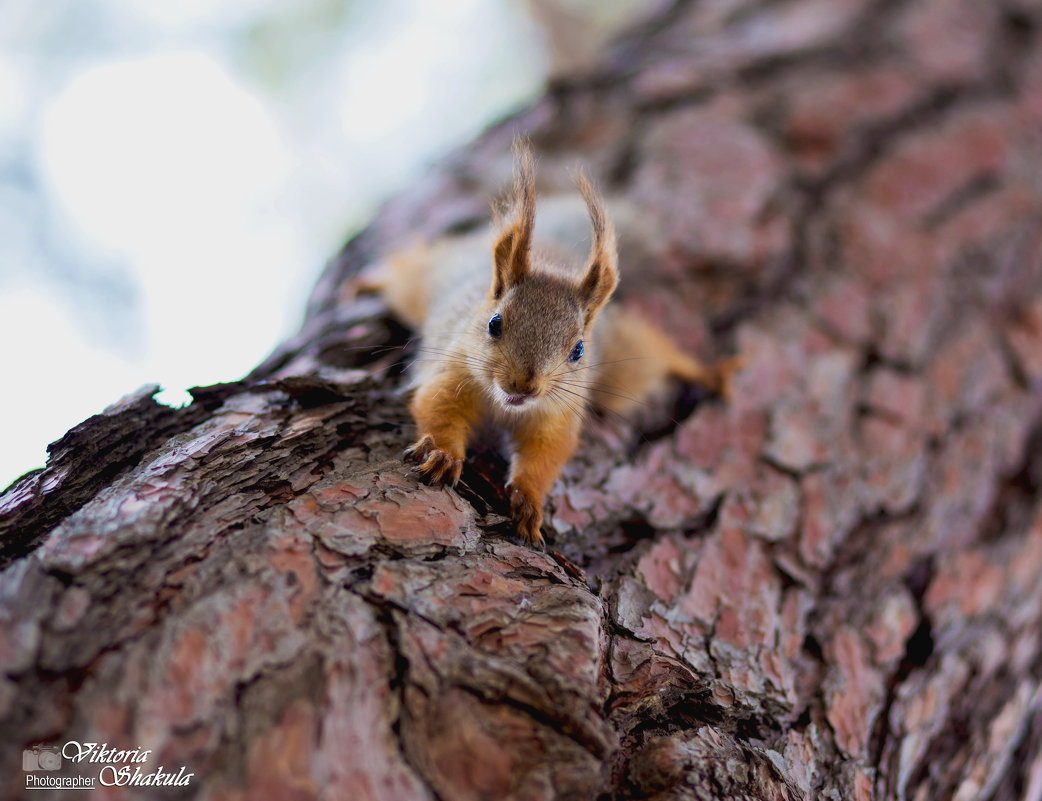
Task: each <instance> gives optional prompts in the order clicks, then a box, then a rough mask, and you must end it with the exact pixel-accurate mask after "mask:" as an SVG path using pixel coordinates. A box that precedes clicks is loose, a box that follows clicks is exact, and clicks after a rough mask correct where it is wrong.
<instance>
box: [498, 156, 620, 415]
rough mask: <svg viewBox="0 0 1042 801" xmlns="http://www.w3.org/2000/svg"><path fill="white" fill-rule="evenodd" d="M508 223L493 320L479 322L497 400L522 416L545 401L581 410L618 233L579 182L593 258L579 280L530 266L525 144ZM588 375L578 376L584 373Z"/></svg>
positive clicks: (530, 177) (531, 190) (531, 221)
mask: <svg viewBox="0 0 1042 801" xmlns="http://www.w3.org/2000/svg"><path fill="white" fill-rule="evenodd" d="M514 154H515V172H514V189H513V198H512V201H513V202H512V205H511V214H510V216H509V219H508V220H507V221H506V222H505V223H504V224H502V225H501V227H500V232H499V234H498V236H497V237H496V240H495V244H494V245H493V248H492V264H493V267H492V285H491V287H490V290H489V302H488V304H487V307H486V308H488V309H490V310H491V313H490V314H489V316H488V319H487V320H479V321H478V324H479V325H482V326H483V327H484V328H485V330H484V331H483V332H482V339H483V342H484V347H483V348H482V351H481V354H480V357H479V360H478V363H479V365H480V367H479V369H480V370H482V371H483V372H485V374H486V378H487V379H488V385H489V386H490V388H491V391H492V393H493V395H494V396H495V398H494V399H495V401H496V402H497V403H498V404H499V405H501V406H502V407H504V408H510V409H522V408H525V407H527V406H529V405H530V404H531V403H533V402H536V401H539V400H541V399H549V400H551V401H552V402H554V403H555V404H557V405H560V406H562V407H565V408H568V407H571V408H573V409H580V408H582V407H583V405H584V404H585V401H586V396H587V387H588V386H589V384H590V381H591V380H592V375H591V374H590V371H589V370H588V369H587V368H588V364H587V363H586V362H587V359H585V358H584V350H585V344H584V340H585V339H586V337H587V336H588V335H589V333H590V331H591V330H592V328H593V323H594V320H595V319H596V317H597V314H598V313H599V312H600V310H601V309H602V308H603V307H604V305H605V304H606V303H607V302H608V299H609V298H610V297H611V295H612V292H614V291H615V286H616V284H617V283H618V268H617V261H618V257H617V253H616V245H615V230H614V228H613V227H612V225H611V223H610V222H609V221H608V219H607V217H606V216H605V213H604V206H603V204H602V202H601V199H600V198H599V197H598V195H597V193H596V192H595V191H594V189H593V187H592V186H591V185H590V182H589V181H588V180H587V179H586V178H585V176H583V175H581V174H580V175H579V178H578V185H579V190H580V191H581V192H582V194H583V197H584V198H585V200H586V207H587V210H588V212H589V215H590V222H591V225H592V228H593V236H592V244H591V247H590V255H589V257H588V258H587V261H586V265H585V266H584V267H583V269H582V272H581V273H580V275H579V276H578V278H571V277H569V276H568V274H567V273H566V272H564V271H562V272H560V273H559V272H558V271H544V270H539V269H533V267H532V231H533V228H534V225H535V171H534V168H533V163H532V154H531V151H530V150H529V148H528V146H527V144H526V143H525V142H524V141H523V140H516V141H515V143H514ZM584 370H585V372H581V371H584Z"/></svg>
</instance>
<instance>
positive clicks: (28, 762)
mask: <svg viewBox="0 0 1042 801" xmlns="http://www.w3.org/2000/svg"><path fill="white" fill-rule="evenodd" d="M61 766H62V754H61V751H60V750H59V749H58V746H56V745H34V746H33V747H32V748H26V749H25V750H24V751H22V770H24V771H30V770H58V768H60V767H61Z"/></svg>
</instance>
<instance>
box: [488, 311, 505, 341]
mask: <svg viewBox="0 0 1042 801" xmlns="http://www.w3.org/2000/svg"><path fill="white" fill-rule="evenodd" d="M488 335H489V336H490V337H492V338H493V339H499V338H500V337H501V336H503V318H502V317H500V316H499V313H498V312H497V313H496V314H493V315H492V319H491V320H489V321H488Z"/></svg>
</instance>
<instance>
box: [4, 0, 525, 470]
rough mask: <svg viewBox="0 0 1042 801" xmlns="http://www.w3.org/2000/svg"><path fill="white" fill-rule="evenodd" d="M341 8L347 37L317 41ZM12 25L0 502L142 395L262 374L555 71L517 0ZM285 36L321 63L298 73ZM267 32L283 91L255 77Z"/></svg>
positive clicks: (163, 6) (150, 10) (323, 4)
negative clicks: (395, 213)
mask: <svg viewBox="0 0 1042 801" xmlns="http://www.w3.org/2000/svg"><path fill="white" fill-rule="evenodd" d="M302 7H303V8H305V12H301V14H300V15H299V17H294V16H293V14H294V13H295V12H292V13H291V12H290V11H288V9H292V8H296V9H298V10H299V9H300V8H302ZM43 8H47V9H48V12H47V13H46V14H45V13H44V12H43V11H42V10H41V9H43ZM330 8H332V9H333V10H334V11H337V9H339V10H340V12H342V13H339V15H337V14H333V15H332V17H331V18H332V19H333V20H334V22H335V25H332V24H331V25H330V26H326V27H323V26H322V25H313V24H311V23H310V22H309V20H308V17H307V14H308V13H312V12H314V14H321V13H329V10H330ZM56 9H57V10H56ZM63 11H67V12H69V13H68V15H66V16H63V15H62V14H63ZM73 12H74V13H73ZM0 15H2V16H4V17H5V18H6V19H7V20H8V23H7V25H5V28H6V30H7V34H6V38H5V34H3V33H0V342H2V343H3V345H4V362H5V364H4V373H5V374H6V375H7V376H9V377H10V379H11V381H10V383H9V384H8V382H4V383H5V384H8V389H7V390H6V391H4V392H2V393H0V420H3V421H4V422H5V425H6V428H7V430H6V431H5V432H4V435H3V445H2V447H0V489H2V488H3V487H4V486H6V485H7V484H8V483H9V482H10V481H11V480H13V479H14V478H15V477H17V476H18V475H20V474H21V473H22V472H24V471H26V470H28V469H31V468H33V467H37V466H40V465H42V464H43V462H44V459H45V452H44V447H45V446H46V444H47V443H48V442H52V441H54V440H56V439H58V438H59V437H60V436H61V435H62V434H63V433H64V432H65V431H66V430H67V429H69V428H70V427H71V426H73V425H75V424H76V423H78V422H80V421H81V420H83V419H85V418H86V417H88V416H90V415H91V414H94V413H97V412H99V411H101V410H102V409H103V408H104V407H105V406H107V405H108V404H110V403H112V402H114V401H115V400H117V399H118V398H119V397H121V396H122V395H124V394H126V393H128V392H131V391H133V390H134V389H136V388H137V387H138V386H140V385H142V384H145V383H150V382H157V383H160V384H162V385H163V386H164V387H165V388H167V389H168V390H169V391H168V392H166V393H164V396H163V397H164V398H166V399H167V400H168V401H171V402H175V403H176V402H180V401H181V400H182V399H183V398H184V397H185V394H184V390H185V389H187V387H189V386H193V385H199V384H208V383H215V382H219V381H231V380H235V379H237V378H239V377H241V376H242V375H243V374H244V373H246V372H247V371H249V370H250V369H251V368H252V367H253V366H254V365H255V364H257V363H258V362H259V361H260V360H261V359H263V358H264V356H266V355H267V354H268V353H269V352H270V351H271V349H272V348H273V347H274V346H275V345H276V344H277V342H279V341H280V340H281V339H282V338H284V337H285V336H286V335H287V334H289V333H290V332H292V330H293V329H294V328H295V327H296V326H297V324H298V322H299V319H300V316H301V313H302V309H303V304H304V301H305V299H306V297H307V293H308V291H309V289H310V286H311V284H312V283H313V282H314V280H315V278H316V277H317V274H318V271H319V270H320V269H321V266H322V264H323V262H324V260H325V259H326V258H327V257H328V256H330V255H332V254H333V253H334V252H335V251H336V249H337V248H338V247H339V246H340V244H342V242H343V241H344V239H345V238H346V236H347V234H348V233H349V232H350V231H351V229H352V227H357V226H359V225H361V224H363V223H364V221H365V219H366V217H367V216H368V215H369V214H370V213H371V211H372V209H373V208H374V207H375V205H376V203H377V202H378V201H379V200H380V199H382V198H383V197H386V196H387V195H389V194H391V193H393V191H394V190H395V189H396V188H399V187H401V186H403V185H405V184H406V183H407V182H408V181H409V180H410V178H411V177H413V176H415V175H416V174H417V173H418V171H419V170H421V169H422V168H423V166H424V165H425V164H426V163H429V162H430V161H431V160H432V159H433V158H435V157H436V155H437V154H438V153H439V152H442V151H444V150H445V149H447V148H448V147H449V146H450V145H452V144H455V143H458V142H462V141H465V140H466V139H467V138H469V137H471V136H473V135H474V134H475V133H476V132H477V131H478V130H479V129H480V128H481V127H482V126H483V125H484V124H487V123H488V122H489V121H491V120H492V119H494V118H495V117H496V116H498V115H501V114H503V113H505V112H507V111H509V110H511V109H512V108H514V107H516V106H517V105H518V104H520V103H521V102H522V101H523V100H524V99H526V98H528V97H530V96H532V95H534V94H535V93H536V92H537V90H538V88H539V84H540V82H541V80H542V76H543V74H544V71H545V69H546V56H545V54H544V52H543V50H542V45H541V42H540V39H539V35H538V32H537V30H536V28H535V26H534V25H533V24H532V23H531V21H530V20H528V18H527V17H525V16H524V14H523V13H522V12H521V10H520V8H519V6H518V5H516V4H515V3H511V2H509V0H494V1H493V0H438V2H429V1H428V0H387V2H381V3H359V2H346V3H345V2H343V0H309V2H307V3H298V4H290V3H285V2H281V3H280V2H275V1H274V0H191V2H188V0H177V2H170V0H151V1H149V0H59V2H56V3H50V2H49V3H47V4H39V3H36V0H0ZM280 15H281V16H280ZM301 18H303V22H302V21H301ZM70 19H71V20H72V22H70ZM73 23H75V24H73ZM261 23H264V24H266V25H267V27H264V25H262V24H261ZM76 24H79V25H83V26H86V27H89V26H93V27H91V28H90V35H85V34H84V32H83V31H82V30H77V29H76ZM309 25H311V27H308V26H309ZM70 26H71V27H70ZM282 26H284V27H285V30H286V34H287V36H290V35H297V37H298V40H299V41H302V42H304V45H303V46H298V47H297V50H296V51H295V50H294V49H293V47H290V46H287V47H286V50H285V52H280V51H279V49H278V48H279V46H280V40H279V36H280V35H281V34H280V30H282ZM258 31H260V32H261V33H262V34H264V35H267V36H268V37H269V41H270V42H272V43H273V46H274V47H275V53H276V55H275V58H274V61H275V62H277V64H276V66H277V67H278V69H276V70H274V72H276V73H277V74H276V77H275V78H274V79H272V78H271V77H270V76H265V75H264V74H263V72H264V68H265V66H266V63H265V61H264V59H263V58H261V59H257V58H253V59H252V60H251V58H248V57H244V56H243V53H244V51H246V50H247V49H248V45H249V44H250V42H251V38H250V37H251V36H253V37H256V36H257V35H258ZM16 34H18V35H16ZM309 37H310V38H309ZM295 41H296V40H295ZM308 47H311V48H312V49H310V50H309V49H308ZM287 53H288V56H287V55H286V54H287ZM301 53H303V55H301ZM280 56H286V57H285V58H283V59H282V61H281V62H279V58H280ZM258 63H259V64H260V66H259V67H258V66H257V64H258ZM251 64H252V65H253V66H252V67H251V66H250V65H251ZM287 64H288V65H289V66H286V65H287ZM280 65H281V66H280Z"/></svg>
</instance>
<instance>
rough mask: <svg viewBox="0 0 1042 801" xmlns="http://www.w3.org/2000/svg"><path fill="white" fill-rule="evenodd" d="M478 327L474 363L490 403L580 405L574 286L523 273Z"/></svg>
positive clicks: (580, 346)
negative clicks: (480, 329) (479, 334)
mask: <svg viewBox="0 0 1042 801" xmlns="http://www.w3.org/2000/svg"><path fill="white" fill-rule="evenodd" d="M491 305H492V306H493V307H494V308H493V309H492V311H491V313H490V314H489V316H488V318H487V320H485V321H482V320H478V321H477V324H478V325H484V327H485V329H486V330H485V331H484V332H483V336H482V337H481V341H482V349H481V353H480V354H478V355H479V358H478V359H477V360H476V363H477V364H478V365H479V367H478V369H479V370H481V371H482V373H483V374H484V375H483V377H484V379H485V384H486V386H487V387H489V390H490V392H491V394H492V397H493V401H494V402H495V403H496V404H497V405H499V406H501V407H502V408H504V409H510V410H522V409H527V408H531V406H533V405H534V404H536V403H540V402H543V401H546V400H550V401H552V402H554V403H556V404H559V405H562V406H565V407H567V406H568V405H569V404H571V405H572V406H577V405H579V406H581V405H582V403H583V402H584V401H585V399H586V394H587V392H586V389H585V382H582V381H577V380H576V376H575V375H573V374H574V373H575V372H576V370H578V369H579V368H580V367H581V366H582V362H583V356H584V353H583V351H584V350H585V346H584V343H583V333H584V327H585V321H584V319H583V312H582V308H581V307H580V305H579V301H578V298H577V293H576V288H575V286H574V285H573V284H572V283H570V282H568V281H567V280H566V279H564V278H559V277H555V276H550V275H538V274H533V275H529V276H528V277H527V278H526V280H524V281H522V282H520V283H518V284H516V285H515V286H513V287H511V288H510V289H509V290H507V291H506V292H504V293H503V295H502V297H501V298H500V299H499V300H498V302H496V303H494V304H491ZM580 375H582V374H580Z"/></svg>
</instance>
